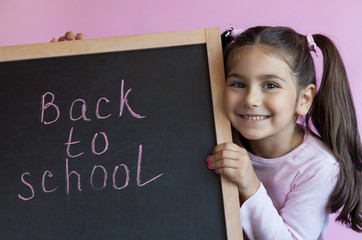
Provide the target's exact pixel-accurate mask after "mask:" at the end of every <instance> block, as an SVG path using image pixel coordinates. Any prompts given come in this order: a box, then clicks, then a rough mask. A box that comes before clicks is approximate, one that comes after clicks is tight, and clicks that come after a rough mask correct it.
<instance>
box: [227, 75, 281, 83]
mask: <svg viewBox="0 0 362 240" xmlns="http://www.w3.org/2000/svg"><path fill="white" fill-rule="evenodd" d="M231 77H232V78H238V79H240V80H246V79H247V77H245V76H244V75H242V74H238V73H232V74H229V75H227V78H231ZM273 78H274V79H280V80H282V81H283V82H285V79H284V78H282V77H279V76H278V75H275V74H262V75H260V76H258V79H260V80H264V81H265V80H269V79H273Z"/></svg>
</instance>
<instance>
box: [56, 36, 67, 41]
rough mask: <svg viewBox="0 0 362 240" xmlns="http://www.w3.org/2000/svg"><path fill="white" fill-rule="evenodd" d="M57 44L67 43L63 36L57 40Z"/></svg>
mask: <svg viewBox="0 0 362 240" xmlns="http://www.w3.org/2000/svg"><path fill="white" fill-rule="evenodd" d="M58 41H59V42H64V41H67V39H66V38H65V37H64V36H61V37H60V38H59V39H58Z"/></svg>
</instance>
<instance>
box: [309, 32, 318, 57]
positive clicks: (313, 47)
mask: <svg viewBox="0 0 362 240" xmlns="http://www.w3.org/2000/svg"><path fill="white" fill-rule="evenodd" d="M307 42H308V48H309V50H310V51H313V52H314V53H315V55H316V56H317V57H318V55H317V44H316V43H315V42H314V38H313V36H312V34H310V33H308V34H307Z"/></svg>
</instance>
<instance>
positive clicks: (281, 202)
mask: <svg viewBox="0 0 362 240" xmlns="http://www.w3.org/2000/svg"><path fill="white" fill-rule="evenodd" d="M236 143H237V142H236ZM239 144H240V143H239ZM249 156H250V159H251V162H252V164H253V167H254V170H255V172H256V175H257V176H258V178H259V180H260V181H261V183H262V184H261V186H260V187H259V189H258V191H257V192H256V193H255V194H254V195H253V196H252V197H250V198H249V199H248V200H247V201H245V202H244V203H243V205H242V206H241V209H240V213H241V222H242V227H243V230H244V232H245V233H246V234H247V235H248V237H249V239H257V240H259V239H260V240H268V239H273V240H274V239H277V240H283V239H313V240H315V239H323V236H324V233H325V230H326V228H327V225H328V223H329V215H330V213H329V212H328V211H327V210H326V205H327V202H328V198H329V195H330V193H331V192H332V190H333V189H334V187H335V185H336V183H337V179H338V172H339V167H338V166H339V165H338V163H337V161H336V159H335V158H334V156H333V155H332V153H331V151H330V150H329V149H328V148H327V147H326V146H325V145H324V144H323V143H322V142H321V141H320V140H319V139H317V138H316V137H314V136H312V135H311V134H310V133H309V132H308V130H306V129H305V134H304V141H303V143H302V144H301V145H300V146H298V147H297V148H296V149H294V150H293V151H291V152H289V153H288V154H286V155H284V156H282V157H279V158H275V159H265V158H261V157H257V156H255V155H253V154H251V153H249Z"/></svg>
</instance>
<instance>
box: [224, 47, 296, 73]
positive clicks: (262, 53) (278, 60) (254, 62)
mask: <svg viewBox="0 0 362 240" xmlns="http://www.w3.org/2000/svg"><path fill="white" fill-rule="evenodd" d="M231 54H232V55H231V56H229V59H228V62H227V71H228V72H229V71H230V70H232V69H234V70H235V68H243V69H246V70H248V69H249V68H257V69H256V70H258V71H262V70H273V71H278V70H283V71H287V72H291V69H290V67H289V65H288V61H287V59H286V57H285V56H284V55H282V54H281V53H280V52H277V50H275V49H273V48H272V47H269V46H265V45H261V44H259V45H252V46H245V47H242V48H239V49H235V50H234V52H233V53H231Z"/></svg>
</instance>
